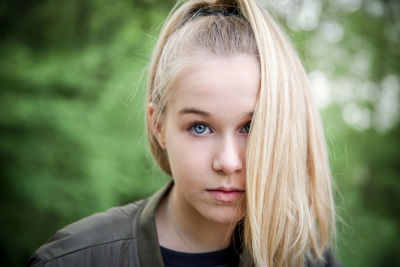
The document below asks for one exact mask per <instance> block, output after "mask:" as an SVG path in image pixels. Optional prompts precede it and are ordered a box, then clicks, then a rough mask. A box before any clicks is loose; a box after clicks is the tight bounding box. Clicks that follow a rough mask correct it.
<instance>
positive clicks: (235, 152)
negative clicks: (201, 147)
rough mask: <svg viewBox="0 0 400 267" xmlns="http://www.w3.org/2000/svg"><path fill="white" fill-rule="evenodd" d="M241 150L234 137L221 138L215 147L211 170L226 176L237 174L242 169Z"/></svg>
mask: <svg viewBox="0 0 400 267" xmlns="http://www.w3.org/2000/svg"><path fill="white" fill-rule="evenodd" d="M243 150H244V148H242V145H241V144H240V142H239V141H238V140H235V138H234V137H231V136H229V137H224V138H221V140H220V142H219V144H218V145H216V146H215V154H214V158H213V163H212V164H213V169H214V171H216V172H218V173H223V174H224V175H226V176H229V175H231V174H234V173H235V172H239V171H241V170H242V168H243V158H242V157H243Z"/></svg>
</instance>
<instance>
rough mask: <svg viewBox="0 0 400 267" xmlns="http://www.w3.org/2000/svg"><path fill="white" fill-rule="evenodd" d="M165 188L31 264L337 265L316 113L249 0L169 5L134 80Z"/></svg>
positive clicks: (83, 227) (286, 48)
mask: <svg viewBox="0 0 400 267" xmlns="http://www.w3.org/2000/svg"><path fill="white" fill-rule="evenodd" d="M146 116H147V120H146V121H147V134H148V139H149V143H150V148H151V152H152V154H153V155H154V158H155V159H156V161H157V163H158V164H159V165H160V167H161V168H162V169H163V170H164V171H165V172H166V173H167V174H169V175H171V177H172V182H171V183H170V184H169V185H168V186H166V187H165V188H163V189H161V190H160V191H159V192H157V193H156V194H154V195H153V196H152V197H150V198H149V199H146V200H142V201H139V202H135V203H133V204H129V205H127V206H124V207H118V208H113V209H111V210H109V211H106V212H104V213H100V214H95V215H92V216H90V217H88V218H85V219H83V220H81V221H78V222H76V223H73V224H71V225H69V226H67V227H65V228H64V229H62V230H60V231H58V232H57V233H56V234H55V235H54V236H53V237H52V238H51V239H50V240H49V241H48V242H47V243H46V244H45V245H43V246H42V247H40V248H39V249H38V250H37V251H36V252H35V254H34V255H33V256H32V257H31V258H30V260H29V265H30V266H338V265H339V263H338V262H337V261H336V260H335V258H334V257H333V256H332V253H331V249H330V248H331V247H332V245H333V242H334V236H335V212H334V204H333V199H332V192H331V177H330V169H329V164H328V160H327V152H326V147H325V141H324V137H323V132H322V127H321V123H320V119H319V114H318V112H317V110H316V109H315V107H314V106H313V104H312V98H311V95H310V88H309V84H308V81H307V77H306V73H305V71H304V69H303V67H302V64H301V63H300V61H299V58H298V56H297V55H296V53H295V52H294V50H293V49H292V47H291V45H290V43H289V42H288V41H287V39H286V37H285V36H284V34H283V33H282V31H281V30H280V28H279V27H278V26H277V24H276V23H275V22H274V20H273V19H272V18H271V17H270V16H269V14H268V13H267V12H266V11H265V10H264V9H263V8H261V7H260V6H259V5H258V4H257V3H256V2H254V1H252V0H237V1H218V0H215V1H207V0H194V1H188V2H186V3H184V4H182V5H181V4H178V5H177V7H176V8H175V9H174V11H173V12H172V13H171V15H170V16H169V18H168V19H167V22H166V24H165V25H164V28H163V30H162V32H161V35H160V37H159V40H158V44H157V47H156V49H155V52H154V56H153V60H152V64H151V66H150V71H149V78H148V86H147V114H146Z"/></svg>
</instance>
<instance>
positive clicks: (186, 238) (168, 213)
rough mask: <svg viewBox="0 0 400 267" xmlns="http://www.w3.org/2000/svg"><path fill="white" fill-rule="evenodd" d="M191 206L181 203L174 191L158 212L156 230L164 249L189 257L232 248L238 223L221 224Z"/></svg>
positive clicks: (162, 203) (166, 198)
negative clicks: (185, 254) (189, 254)
mask: <svg viewBox="0 0 400 267" xmlns="http://www.w3.org/2000/svg"><path fill="white" fill-rule="evenodd" d="M188 205H189V204H188V203H182V201H177V197H176V195H175V193H174V190H173V188H172V189H171V191H170V193H169V194H168V196H167V197H165V198H164V199H163V200H162V202H161V203H160V205H159V207H158V208H157V211H156V227H157V234H158V238H159V243H160V245H161V246H163V247H166V248H169V249H172V250H176V251H181V252H189V253H202V252H209V251H216V250H221V249H224V248H227V247H229V245H230V244H231V243H232V237H233V234H234V230H235V227H236V223H230V224H221V223H217V222H214V221H211V220H208V219H206V218H204V217H203V216H202V215H201V214H199V213H198V212H197V210H195V209H194V208H193V207H189V206H188Z"/></svg>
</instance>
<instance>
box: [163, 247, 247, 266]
mask: <svg viewBox="0 0 400 267" xmlns="http://www.w3.org/2000/svg"><path fill="white" fill-rule="evenodd" d="M160 248H161V254H162V257H163V260H164V264H165V267H183V266H185V267H186V266H188V267H211V266H218V267H236V266H238V263H239V254H238V253H237V252H236V251H235V249H234V247H233V246H230V247H228V248H226V249H223V250H218V251H212V252H206V253H186V252H179V251H175V250H170V249H168V248H164V247H161V246H160Z"/></svg>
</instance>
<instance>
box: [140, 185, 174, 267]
mask: <svg viewBox="0 0 400 267" xmlns="http://www.w3.org/2000/svg"><path fill="white" fill-rule="evenodd" d="M172 185H173V182H172V181H171V182H170V183H168V184H167V185H166V186H164V187H163V188H161V189H160V190H158V191H157V192H156V193H155V194H154V195H153V196H151V197H150V198H149V199H148V201H147V203H146V204H145V206H144V208H143V210H142V213H141V214H140V218H139V225H138V234H137V238H138V240H137V244H138V252H139V260H140V264H141V266H143V267H147V266H164V263H163V259H162V255H161V250H160V245H159V242H158V236H157V229H156V221H155V211H156V209H157V206H158V204H159V203H160V202H161V200H162V199H163V198H164V197H165V196H166V195H167V193H168V192H169V190H170V189H171V187H172Z"/></svg>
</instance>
